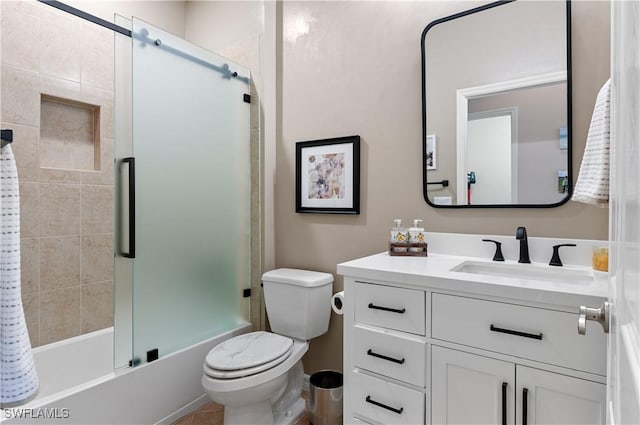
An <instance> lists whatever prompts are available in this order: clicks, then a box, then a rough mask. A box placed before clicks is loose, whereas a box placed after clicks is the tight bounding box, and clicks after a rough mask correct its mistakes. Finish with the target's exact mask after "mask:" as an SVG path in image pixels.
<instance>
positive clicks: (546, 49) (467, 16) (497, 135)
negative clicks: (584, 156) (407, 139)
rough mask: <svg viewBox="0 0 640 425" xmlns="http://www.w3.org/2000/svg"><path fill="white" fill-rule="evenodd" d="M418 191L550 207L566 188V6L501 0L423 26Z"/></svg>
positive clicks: (433, 200)
mask: <svg viewBox="0 0 640 425" xmlns="http://www.w3.org/2000/svg"><path fill="white" fill-rule="evenodd" d="M422 90H423V97H422V100H423V103H422V109H423V111H422V113H423V116H422V119H423V126H422V127H423V141H422V145H423V146H422V149H423V184H424V197H425V200H426V201H427V203H428V204H429V205H431V206H434V207H448V208H451V207H456V208H462V207H464V208H468V207H485V208H486V207H555V206H559V205H562V204H563V203H565V202H566V201H567V200H568V199H569V197H570V195H571V188H572V178H571V175H572V161H571V152H572V149H571V134H572V131H571V6H570V2H569V1H565V0H552V1H534V2H530V1H499V2H494V3H490V4H487V5H484V6H481V7H477V8H474V9H471V10H468V11H465V12H461V13H458V14H455V15H452V16H447V17H445V18H442V19H438V20H436V21H433V22H431V23H430V24H429V25H428V26H427V27H426V28H425V30H424V31H423V33H422Z"/></svg>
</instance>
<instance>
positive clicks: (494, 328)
mask: <svg viewBox="0 0 640 425" xmlns="http://www.w3.org/2000/svg"><path fill="white" fill-rule="evenodd" d="M489 329H490V330H491V331H492V332H500V333H503V334H509V335H517V336H523V337H525V338H532V339H539V340H541V341H542V332H541V333H539V334H537V335H536V334H530V333H526V332H520V331H512V330H511V329H503V328H497V327H495V326H493V324H492V325H491V326H490V327H489Z"/></svg>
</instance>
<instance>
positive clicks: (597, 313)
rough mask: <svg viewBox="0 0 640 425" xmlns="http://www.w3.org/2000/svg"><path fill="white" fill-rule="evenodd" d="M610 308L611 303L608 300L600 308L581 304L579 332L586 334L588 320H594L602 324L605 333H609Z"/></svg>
mask: <svg viewBox="0 0 640 425" xmlns="http://www.w3.org/2000/svg"><path fill="white" fill-rule="evenodd" d="M609 310H610V305H609V303H608V302H607V301H605V302H604V303H603V304H602V307H600V308H591V307H586V306H584V305H581V306H580V315H579V316H578V333H579V334H580V335H584V334H586V333H587V320H593V321H594V322H598V323H600V324H601V325H602V329H603V330H604V333H606V334H608V333H609Z"/></svg>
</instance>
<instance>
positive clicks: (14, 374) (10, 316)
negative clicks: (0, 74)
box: [0, 145, 38, 408]
mask: <svg viewBox="0 0 640 425" xmlns="http://www.w3.org/2000/svg"><path fill="white" fill-rule="evenodd" d="M0 236H1V240H0V407H2V408H6V407H11V406H18V405H21V404H24V403H26V402H28V401H29V400H31V399H32V398H34V397H35V396H36V395H37V393H38V375H37V374H36V368H35V365H34V363H33V354H32V353H31V342H30V341H29V332H28V330H27V324H26V322H25V318H24V310H23V308H22V295H21V292H20V195H19V193H18V171H17V169H16V162H15V159H14V157H13V152H12V151H11V145H7V146H5V147H3V148H2V149H0Z"/></svg>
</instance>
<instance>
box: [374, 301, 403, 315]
mask: <svg viewBox="0 0 640 425" xmlns="http://www.w3.org/2000/svg"><path fill="white" fill-rule="evenodd" d="M369 308H372V309H374V310H384V311H390V312H392V313H400V314H403V313H404V312H405V311H407V309H406V308H402V309H397V308H391V307H382V306H379V305H375V304H373V303H369Z"/></svg>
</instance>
